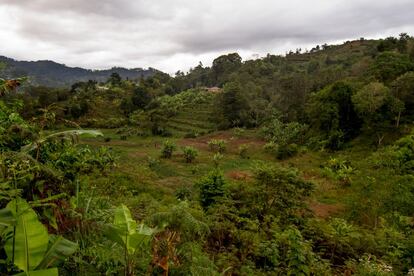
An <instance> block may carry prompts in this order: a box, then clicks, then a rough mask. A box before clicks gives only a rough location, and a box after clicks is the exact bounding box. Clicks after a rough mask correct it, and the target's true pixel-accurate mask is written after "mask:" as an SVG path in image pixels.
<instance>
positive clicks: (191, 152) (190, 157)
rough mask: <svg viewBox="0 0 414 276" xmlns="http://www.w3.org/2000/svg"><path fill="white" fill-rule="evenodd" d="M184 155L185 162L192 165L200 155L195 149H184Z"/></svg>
mask: <svg viewBox="0 0 414 276" xmlns="http://www.w3.org/2000/svg"><path fill="white" fill-rule="evenodd" d="M183 154H184V158H185V162H187V163H192V162H193V161H194V160H195V159H196V157H197V155H198V151H197V150H196V149H195V148H193V147H184V148H183Z"/></svg>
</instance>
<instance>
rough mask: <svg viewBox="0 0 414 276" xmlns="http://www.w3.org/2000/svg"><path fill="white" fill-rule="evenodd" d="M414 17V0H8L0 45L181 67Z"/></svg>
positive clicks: (413, 24)
mask: <svg viewBox="0 0 414 276" xmlns="http://www.w3.org/2000/svg"><path fill="white" fill-rule="evenodd" d="M412 18H414V2H413V1H412V0H393V1H388V0H382V1H381V0H314V1H307V0H289V1H281V0H256V1H248V0H238V1H237V0H206V1H191V0H176V1H171V0H158V1H151V0H135V1H131V0H88V1H84V0H66V1H53V0H19V1H16V0H0V39H1V40H2V45H1V46H0V54H2V55H7V56H11V57H15V58H18V59H27V60H34V59H51V60H55V61H58V62H62V63H65V64H68V65H71V66H83V67H87V68H107V67H111V66H127V67H148V66H152V67H156V68H160V69H162V70H165V71H167V72H174V71H176V70H179V69H180V70H187V69H188V68H189V67H190V66H193V65H196V64H197V63H198V61H199V60H201V61H203V63H207V64H209V63H211V61H212V59H213V58H214V57H216V56H218V55H219V54H223V53H226V52H230V51H238V52H240V53H241V54H242V55H243V56H244V57H250V56H252V55H253V54H255V53H258V54H266V53H268V52H271V53H276V54H278V53H282V54H283V53H284V52H285V51H287V50H289V49H294V48H297V47H301V48H305V47H312V46H313V45H315V44H320V43H324V42H328V43H329V42H336V41H342V40H348V39H352V38H359V37H360V36H364V37H384V36H387V35H397V34H398V33H400V32H409V33H411V34H413V31H414V21H413V20H412ZM4 41H5V42H6V43H4Z"/></svg>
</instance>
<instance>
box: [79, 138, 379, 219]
mask: <svg viewBox="0 0 414 276" xmlns="http://www.w3.org/2000/svg"><path fill="white" fill-rule="evenodd" d="M103 132H104V134H105V137H106V138H110V141H108V142H105V140H104V138H87V139H84V140H83V142H84V143H86V144H89V145H92V146H102V145H104V146H107V147H109V148H111V149H112V150H113V151H114V152H115V153H116V154H117V155H118V156H119V159H118V162H117V163H118V166H117V167H116V168H115V169H114V170H113V172H112V173H111V174H110V175H109V176H106V178H107V179H106V180H105V181H106V183H104V184H102V183H101V182H100V180H99V179H95V180H92V181H93V182H96V185H103V187H104V189H103V191H102V192H103V193H104V194H108V193H109V194H110V193H111V191H112V192H113V194H112V197H111V200H113V201H115V202H125V201H128V202H129V203H130V204H131V206H133V207H134V206H141V205H142V204H138V203H136V202H140V201H141V200H144V199H145V201H148V200H149V201H152V200H156V201H158V202H161V201H162V202H163V203H166V202H173V201H174V200H175V196H174V195H175V193H176V191H177V190H179V189H180V188H182V187H188V188H189V189H192V190H193V192H194V196H195V190H194V187H193V184H194V183H196V182H197V181H198V179H200V178H201V177H202V176H204V175H206V174H207V173H208V172H209V171H210V170H211V169H212V168H213V167H214V162H213V156H214V154H215V153H214V152H212V151H210V149H209V147H208V145H207V143H208V141H209V140H211V139H223V140H225V141H226V152H225V153H224V154H223V158H222V159H221V160H220V162H219V164H220V165H219V166H220V168H221V169H222V170H223V172H224V174H225V176H226V178H227V179H228V181H242V182H243V181H244V182H246V181H252V175H253V168H254V166H255V164H256V163H257V162H265V163H279V164H280V165H282V166H287V167H294V168H297V169H298V170H299V171H300V172H301V174H302V176H303V177H304V178H305V179H307V180H309V181H312V182H313V183H315V185H316V191H315V193H314V196H313V198H312V200H311V202H310V207H311V208H312V209H313V210H314V211H315V214H316V215H318V216H321V217H327V216H330V215H340V214H341V211H342V210H346V209H347V208H348V207H349V206H351V205H352V196H351V195H354V194H355V192H357V191H358V190H359V189H360V187H361V185H363V184H364V181H365V180H366V178H367V176H372V177H375V176H376V175H377V172H376V171H375V170H373V169H372V168H371V167H370V166H369V165H367V162H366V160H365V158H367V149H366V147H359V148H358V149H356V148H355V147H353V148H352V150H344V151H340V152H336V153H329V152H310V151H308V152H304V153H301V154H299V155H297V156H294V157H292V158H289V159H287V160H283V161H279V160H277V159H276V158H275V157H274V156H272V154H270V153H268V152H266V151H265V150H264V149H263V145H264V141H262V140H261V139H260V138H259V137H258V135H257V132H256V131H253V130H252V131H245V132H243V134H238V135H237V136H236V135H235V133H234V131H221V132H214V133H211V134H207V135H204V136H200V137H197V138H188V139H186V138H162V137H134V136H131V137H128V139H127V140H121V139H120V137H119V135H118V134H116V133H115V130H104V131H103ZM166 140H169V141H171V142H174V143H175V144H176V145H177V149H176V151H175V152H174V154H173V156H172V158H171V159H163V158H161V155H160V151H161V148H162V144H163V142H164V141H166ZM240 145H248V158H245V159H243V158H241V157H240V156H239V154H238V148H239V147H240ZM184 146H192V147H194V148H195V149H197V151H198V152H199V154H198V156H197V158H196V160H195V161H194V162H193V163H186V162H185V158H184V156H183V154H182V148H183V147H184ZM331 158H340V159H344V160H352V163H351V165H352V166H353V167H355V168H358V169H357V170H355V173H354V174H352V176H351V178H352V183H351V185H346V186H344V185H342V184H341V183H340V181H338V180H337V179H334V178H332V177H330V176H329V175H326V172H325V171H324V166H325V165H326V164H327V162H328V161H329V160H330V159H331ZM151 160H152V162H153V163H154V164H151ZM377 178H378V180H377V181H379V182H380V183H385V182H386V178H387V176H386V175H385V176H380V175H379V176H378V177H377ZM108 185H115V186H116V189H111V188H108V187H107V186H108ZM131 196H132V197H131ZM134 202H135V204H134ZM147 203H148V202H147ZM150 206H151V205H150ZM141 207H142V206H141ZM141 207H140V208H141ZM138 213H139V212H138Z"/></svg>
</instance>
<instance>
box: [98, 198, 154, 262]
mask: <svg viewBox="0 0 414 276" xmlns="http://www.w3.org/2000/svg"><path fill="white" fill-rule="evenodd" d="M152 234H153V229H151V228H149V227H147V226H145V225H143V224H141V225H140V226H139V227H137V223H136V221H135V220H134V219H133V218H132V216H131V212H130V211H129V209H128V207H126V206H125V205H123V204H122V205H121V206H120V207H118V208H117V209H116V210H115V218H114V222H113V224H112V225H108V226H107V229H106V235H107V237H108V238H109V239H111V240H113V241H115V242H116V243H118V244H120V245H121V246H123V247H124V248H126V250H127V251H128V254H133V253H134V252H135V250H136V249H137V248H138V246H140V245H141V244H143V243H144V242H145V241H149V239H150V236H151V235H152Z"/></svg>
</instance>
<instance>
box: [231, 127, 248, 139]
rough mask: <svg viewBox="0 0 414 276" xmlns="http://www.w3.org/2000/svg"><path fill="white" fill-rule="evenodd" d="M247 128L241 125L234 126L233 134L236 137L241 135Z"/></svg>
mask: <svg viewBox="0 0 414 276" xmlns="http://www.w3.org/2000/svg"><path fill="white" fill-rule="evenodd" d="M245 131H246V130H245V129H244V128H241V127H235V128H233V135H234V136H236V137H241V136H243V134H244V133H245Z"/></svg>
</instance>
